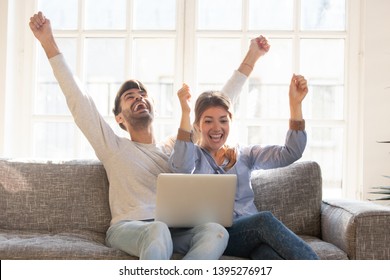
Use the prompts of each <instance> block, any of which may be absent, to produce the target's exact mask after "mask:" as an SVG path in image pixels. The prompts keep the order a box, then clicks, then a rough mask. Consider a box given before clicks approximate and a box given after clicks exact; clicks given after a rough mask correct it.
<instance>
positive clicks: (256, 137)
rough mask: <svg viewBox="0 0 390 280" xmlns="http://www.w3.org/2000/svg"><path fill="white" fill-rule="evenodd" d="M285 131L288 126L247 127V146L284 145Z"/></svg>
mask: <svg viewBox="0 0 390 280" xmlns="http://www.w3.org/2000/svg"><path fill="white" fill-rule="evenodd" d="M286 122H288V121H286ZM287 129H288V125H286V126H278V125H272V126H262V125H258V126H257V125H256V126H248V144H249V145H252V144H259V145H262V146H265V145H284V142H285V138H286V133H287Z"/></svg>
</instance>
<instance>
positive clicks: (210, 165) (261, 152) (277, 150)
mask: <svg viewBox="0 0 390 280" xmlns="http://www.w3.org/2000/svg"><path fill="white" fill-rule="evenodd" d="M306 141H307V136H306V132H305V131H304V130H291V129H289V130H288V132H287V136H286V140H285V145H284V146H276V145H274V146H265V147H261V146H260V145H251V146H237V147H236V149H237V161H236V163H235V164H234V166H233V167H232V168H231V169H230V170H228V171H227V172H226V171H225V170H224V169H223V166H218V165H217V164H216V162H215V161H214V159H213V158H212V156H211V155H210V154H209V153H208V152H207V151H206V150H204V149H202V148H201V147H199V146H198V145H195V144H194V143H192V142H187V141H183V140H177V141H176V143H175V146H174V151H173V152H172V154H171V157H170V159H169V164H170V167H171V169H172V171H173V172H177V173H202V174H236V175H237V192H236V198H235V205H234V218H235V219H237V218H239V217H242V216H246V215H251V214H255V213H256V212H257V209H256V206H255V205H254V194H253V190H252V185H251V181H250V177H251V172H252V171H253V170H258V169H271V168H277V167H283V166H287V165H289V164H291V163H293V162H295V161H296V160H298V159H300V158H301V156H302V153H303V151H304V149H305V146H306Z"/></svg>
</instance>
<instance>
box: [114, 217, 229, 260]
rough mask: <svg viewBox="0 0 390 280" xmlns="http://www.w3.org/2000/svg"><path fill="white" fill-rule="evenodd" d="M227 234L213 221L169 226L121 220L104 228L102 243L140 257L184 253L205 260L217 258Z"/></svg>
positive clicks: (167, 257)
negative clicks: (188, 225) (190, 225)
mask: <svg viewBox="0 0 390 280" xmlns="http://www.w3.org/2000/svg"><path fill="white" fill-rule="evenodd" d="M228 237H229V235H228V233H227V231H226V229H225V228H224V227H223V226H221V225H219V224H216V223H206V224H202V225H199V226H196V227H193V228H188V229H187V228H186V229H179V228H172V229H171V228H168V226H167V225H166V224H164V223H162V222H156V221H121V222H118V223H116V224H114V225H112V226H111V227H110V228H109V229H108V231H107V234H106V243H107V245H108V246H110V247H113V248H116V249H119V250H121V251H124V252H126V253H128V254H130V255H132V256H137V257H139V258H140V259H141V260H168V259H170V258H171V256H172V252H175V253H181V254H184V257H183V259H187V260H207V259H219V257H220V256H221V255H222V254H223V252H224V250H225V248H226V246H227V242H228Z"/></svg>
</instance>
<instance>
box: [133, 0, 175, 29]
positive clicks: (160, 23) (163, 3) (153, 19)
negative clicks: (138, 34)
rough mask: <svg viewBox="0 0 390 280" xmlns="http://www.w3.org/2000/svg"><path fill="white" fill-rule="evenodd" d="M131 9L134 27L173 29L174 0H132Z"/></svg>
mask: <svg viewBox="0 0 390 280" xmlns="http://www.w3.org/2000/svg"><path fill="white" fill-rule="evenodd" d="M133 11H134V14H133V18H134V29H143V30H151V29H152V30H153V29H154V30H161V29H163V30H173V29H175V26H176V1H175V0H134V8H133Z"/></svg>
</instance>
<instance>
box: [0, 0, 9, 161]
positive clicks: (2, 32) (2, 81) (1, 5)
mask: <svg viewBox="0 0 390 280" xmlns="http://www.w3.org/2000/svg"><path fill="white" fill-rule="evenodd" d="M7 19H8V1H1V2H0V38H1V40H0V154H3V152H4V151H3V147H4V125H3V124H4V121H5V106H4V105H5V92H6V65H7V64H6V63H7Z"/></svg>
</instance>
